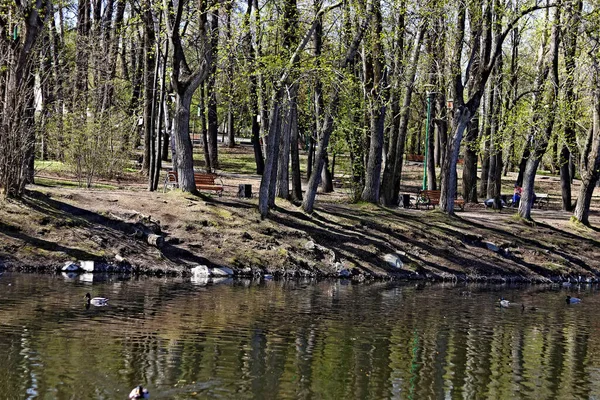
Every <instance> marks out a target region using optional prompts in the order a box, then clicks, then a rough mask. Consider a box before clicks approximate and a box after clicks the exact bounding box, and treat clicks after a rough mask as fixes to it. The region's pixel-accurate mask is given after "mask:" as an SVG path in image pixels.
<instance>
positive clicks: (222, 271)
mask: <svg viewBox="0 0 600 400" xmlns="http://www.w3.org/2000/svg"><path fill="white" fill-rule="evenodd" d="M210 273H211V275H212V276H217V277H218V276H231V275H233V270H232V269H231V268H227V267H215V268H213V269H211V271H210Z"/></svg>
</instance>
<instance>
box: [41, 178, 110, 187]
mask: <svg viewBox="0 0 600 400" xmlns="http://www.w3.org/2000/svg"><path fill="white" fill-rule="evenodd" d="M35 183H36V185H40V186H48V187H70V188H82V187H85V185H80V184H79V183H78V182H77V181H71V180H65V179H51V178H40V177H36V178H35ZM91 189H111V190H115V189H118V187H117V186H113V185H107V184H104V183H93V184H92V187H91Z"/></svg>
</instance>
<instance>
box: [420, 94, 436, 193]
mask: <svg viewBox="0 0 600 400" xmlns="http://www.w3.org/2000/svg"><path fill="white" fill-rule="evenodd" d="M434 96H435V92H427V123H426V124H425V158H424V160H423V190H427V160H428V156H429V154H428V153H429V127H430V126H431V99H432V98H433V97H434Z"/></svg>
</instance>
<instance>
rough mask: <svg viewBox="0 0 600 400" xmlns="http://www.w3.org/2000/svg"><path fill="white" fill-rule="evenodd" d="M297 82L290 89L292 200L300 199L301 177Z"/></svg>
mask: <svg viewBox="0 0 600 400" xmlns="http://www.w3.org/2000/svg"><path fill="white" fill-rule="evenodd" d="M297 98H298V84H297V83H296V84H294V85H293V86H292V89H291V99H290V101H291V102H292V104H290V122H289V123H290V147H291V148H290V153H291V154H290V156H291V160H292V200H294V201H302V177H301V175H300V153H299V150H298V102H297Z"/></svg>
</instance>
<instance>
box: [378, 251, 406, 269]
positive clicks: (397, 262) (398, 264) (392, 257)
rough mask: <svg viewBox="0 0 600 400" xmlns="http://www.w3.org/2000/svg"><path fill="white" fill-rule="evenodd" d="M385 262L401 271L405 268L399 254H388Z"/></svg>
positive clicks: (384, 257)
mask: <svg viewBox="0 0 600 400" xmlns="http://www.w3.org/2000/svg"><path fill="white" fill-rule="evenodd" d="M383 260H384V261H385V262H386V263H387V264H388V265H389V266H390V267H392V268H398V269H400V268H402V267H403V266H404V263H403V262H402V260H401V259H400V257H399V256H398V254H392V253H388V254H386V255H385V256H383Z"/></svg>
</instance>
